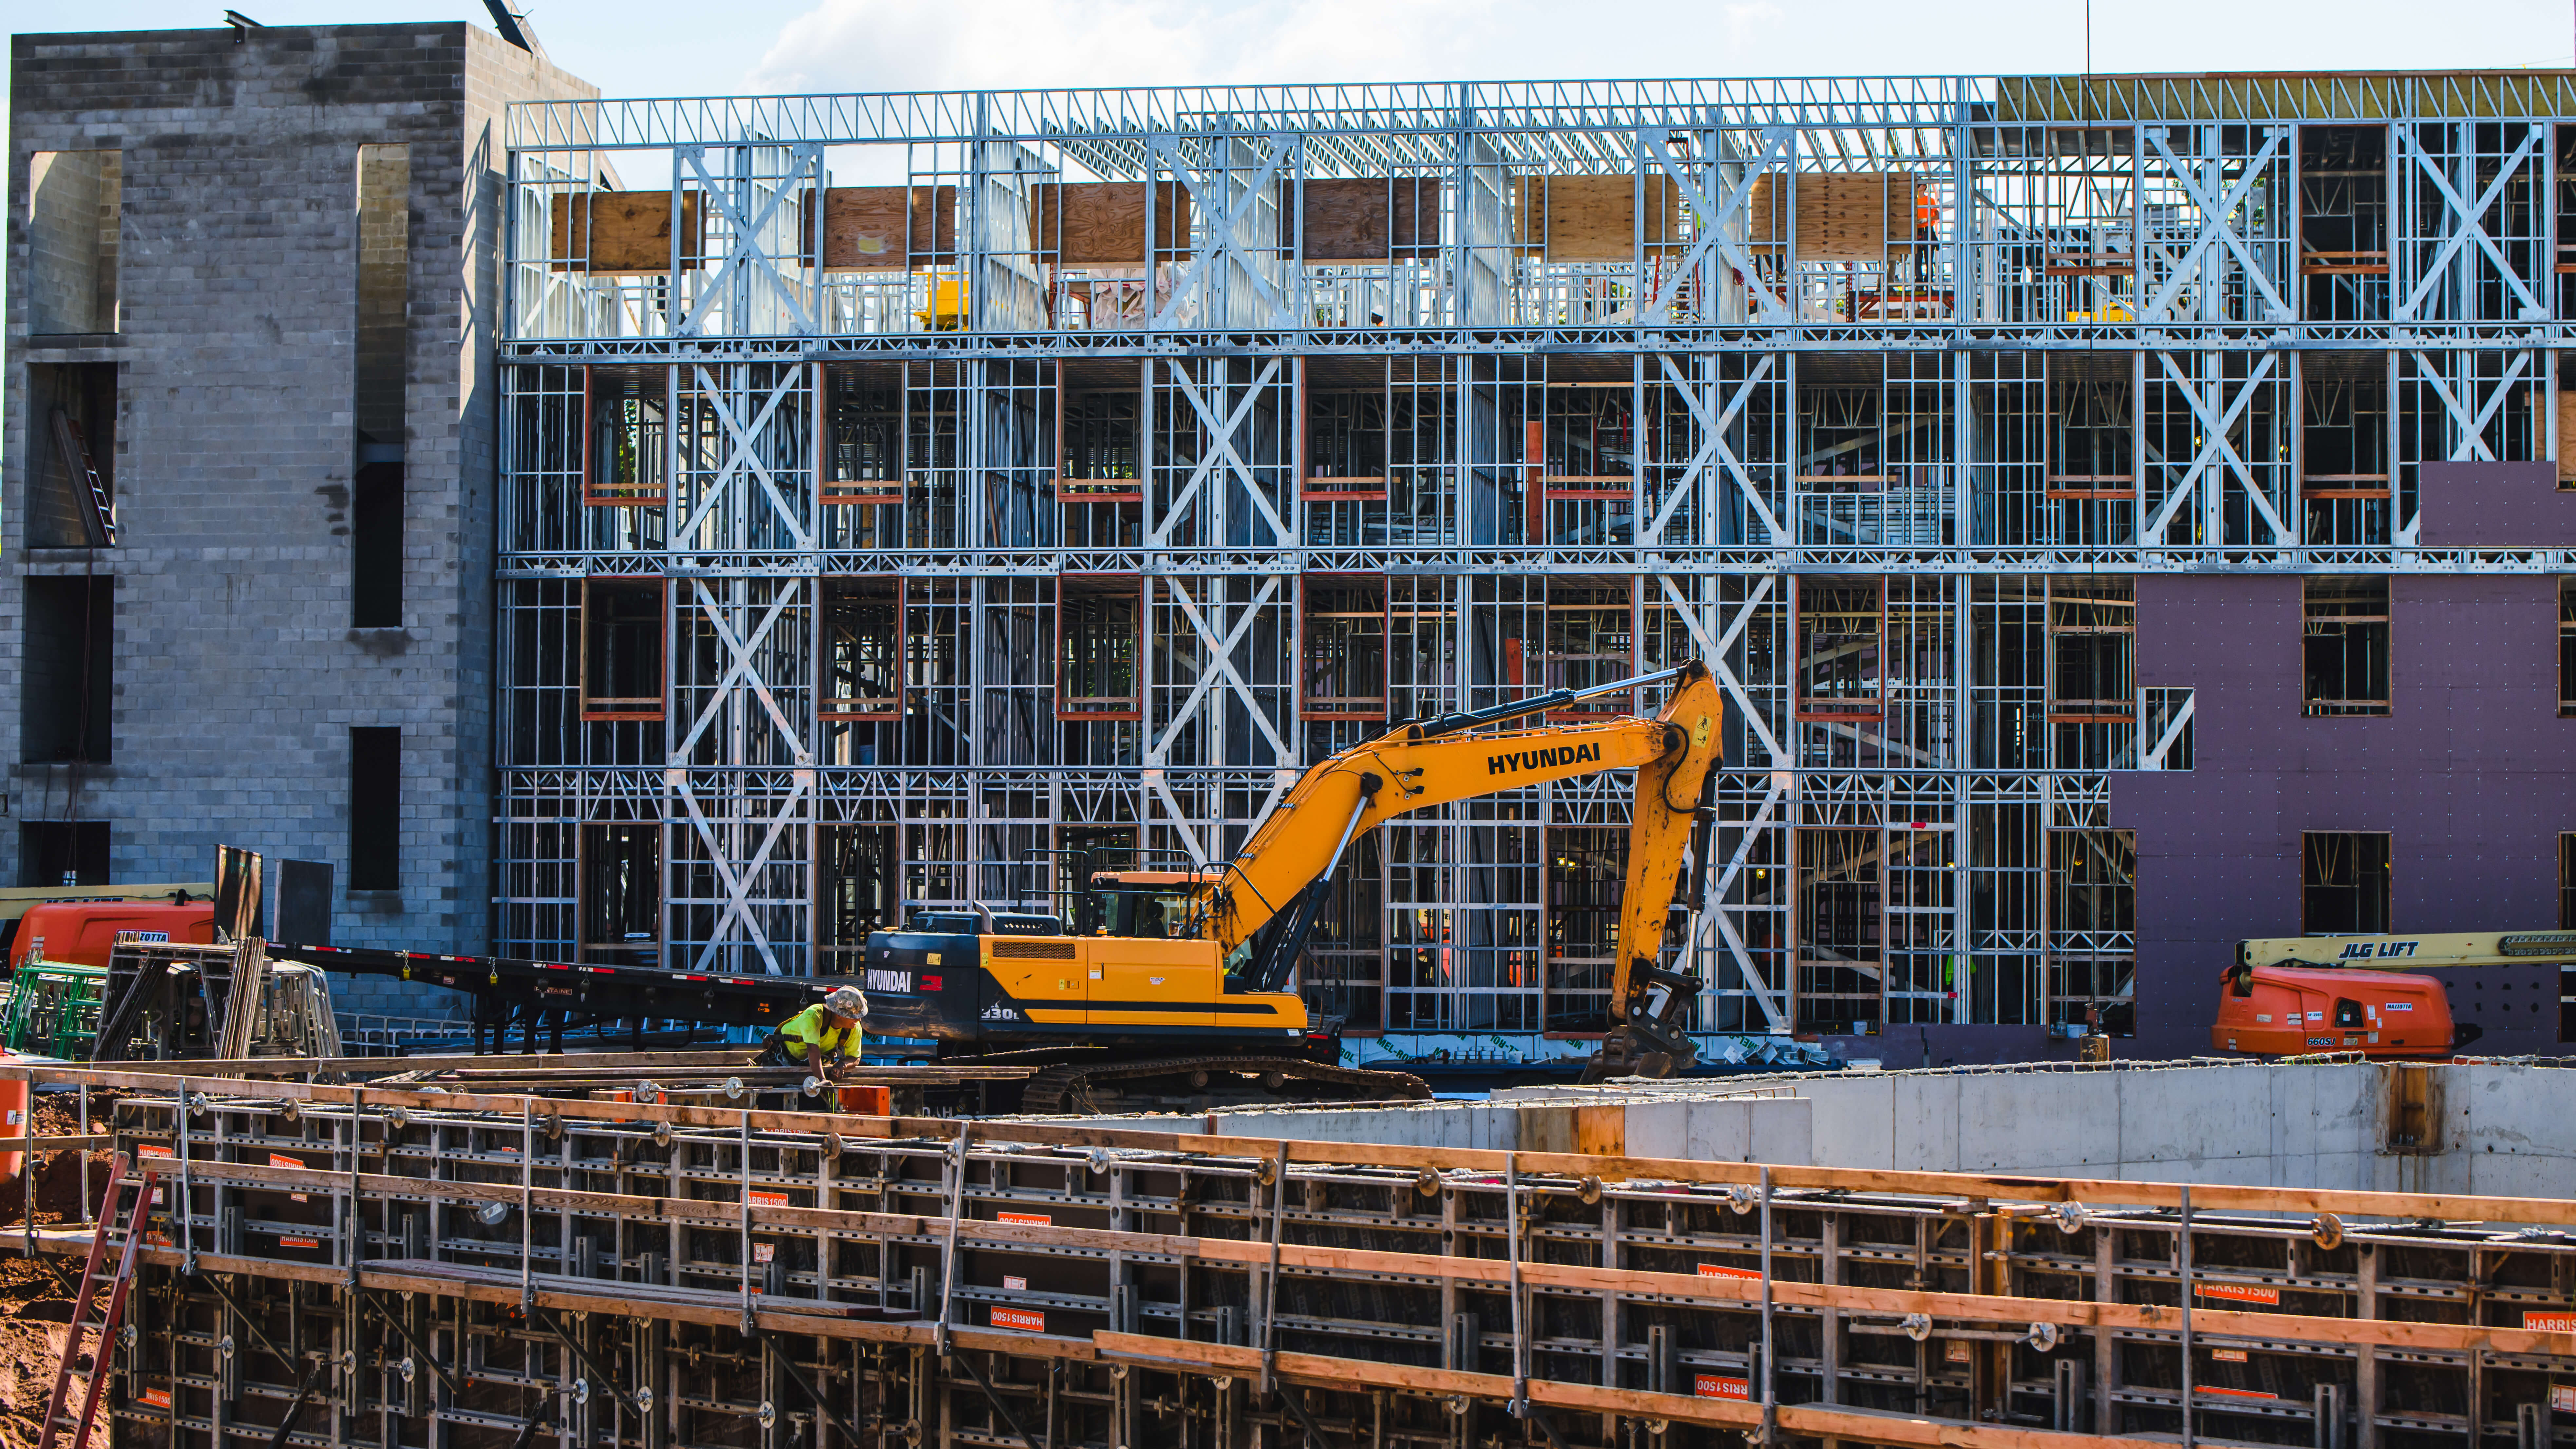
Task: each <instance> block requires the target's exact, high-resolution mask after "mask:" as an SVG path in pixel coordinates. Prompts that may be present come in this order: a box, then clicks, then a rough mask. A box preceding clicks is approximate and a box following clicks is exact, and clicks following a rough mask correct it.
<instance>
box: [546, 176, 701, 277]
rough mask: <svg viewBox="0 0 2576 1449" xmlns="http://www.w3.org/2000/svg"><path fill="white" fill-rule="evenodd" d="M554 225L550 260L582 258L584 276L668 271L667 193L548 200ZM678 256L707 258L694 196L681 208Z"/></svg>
mask: <svg viewBox="0 0 2576 1449" xmlns="http://www.w3.org/2000/svg"><path fill="white" fill-rule="evenodd" d="M547 211H548V214H549V215H550V216H551V217H552V219H553V224H554V250H553V253H552V255H554V256H556V257H560V258H564V259H567V260H570V261H573V262H579V261H581V260H582V259H583V258H585V257H587V259H588V261H589V267H588V270H590V271H591V272H594V273H598V274H602V275H629V276H632V275H644V274H649V273H654V272H668V271H669V270H671V193H669V192H667V191H592V192H573V193H570V194H565V193H561V192H558V193H556V194H555V195H554V196H553V197H551V198H550V199H549V205H548V207H547ZM680 220H681V225H682V228H683V236H682V238H681V250H682V251H683V252H684V253H686V254H687V255H689V256H703V255H705V253H706V249H707V247H706V226H705V219H704V217H703V215H702V214H701V212H700V209H699V206H698V197H697V193H695V192H690V193H688V194H687V195H686V196H684V197H683V198H682V200H681V203H680Z"/></svg>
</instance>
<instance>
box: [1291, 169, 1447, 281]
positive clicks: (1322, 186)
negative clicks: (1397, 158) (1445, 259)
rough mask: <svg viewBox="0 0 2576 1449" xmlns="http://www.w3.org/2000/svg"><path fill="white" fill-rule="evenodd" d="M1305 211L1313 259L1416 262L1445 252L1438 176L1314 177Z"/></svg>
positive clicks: (1307, 248)
mask: <svg viewBox="0 0 2576 1449" xmlns="http://www.w3.org/2000/svg"><path fill="white" fill-rule="evenodd" d="M1303 211H1304V215H1305V258H1306V260H1308V261H1310V262H1383V261H1415V260H1419V259H1421V258H1423V257H1428V256H1434V255H1436V254H1438V252H1439V250H1440V183H1439V181H1438V180H1437V179H1435V178H1432V177H1428V176H1397V177H1362V178H1358V179H1352V180H1339V179H1336V180H1316V181H1309V182H1307V183H1306V184H1305V203H1304V207H1303ZM1287 242H1288V239H1287V238H1285V237H1282V238H1281V239H1280V244H1281V245H1282V246H1285V245H1287Z"/></svg>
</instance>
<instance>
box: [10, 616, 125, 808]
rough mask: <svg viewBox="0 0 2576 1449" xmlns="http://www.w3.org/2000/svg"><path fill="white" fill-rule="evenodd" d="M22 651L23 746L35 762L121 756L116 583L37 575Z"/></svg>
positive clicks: (86, 761)
mask: <svg viewBox="0 0 2576 1449" xmlns="http://www.w3.org/2000/svg"><path fill="white" fill-rule="evenodd" d="M26 590H27V593H26V601H27V604H26V607H27V612H26V617H25V619H24V621H23V623H24V626H25V630H26V632H25V635H24V636H23V640H22V643H21V647H20V652H19V655H18V658H19V663H20V675H19V681H18V743H19V749H20V752H21V753H20V756H19V757H20V758H21V759H22V760H24V761H25V762H26V763H28V764H31V765H42V764H58V763H64V762H74V761H77V762H80V763H84V764H92V765H103V764H106V763H108V762H109V761H110V760H112V759H114V758H115V754H116V751H115V738H116V736H115V729H114V727H113V726H114V715H113V712H112V706H113V701H114V699H115V687H116V669H115V663H116V656H115V650H114V641H115V637H116V581H115V580H114V579H111V578H98V577H95V576H89V575H73V576H30V577H28V579H27V580H26Z"/></svg>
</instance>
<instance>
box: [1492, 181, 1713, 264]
mask: <svg viewBox="0 0 2576 1449" xmlns="http://www.w3.org/2000/svg"><path fill="white" fill-rule="evenodd" d="M1645 193H1646V217H1645V220H1646V226H1645V229H1644V231H1643V233H1642V234H1640V232H1639V230H1638V225H1637V221H1638V217H1637V180H1636V178H1635V177H1633V176H1524V177H1522V178H1520V195H1519V202H1520V205H1519V209H1518V212H1517V214H1516V216H1515V217H1514V221H1513V226H1514V231H1513V236H1512V239H1513V240H1514V241H1516V242H1518V243H1519V244H1520V246H1521V248H1522V249H1523V250H1524V251H1527V252H1529V253H1531V254H1532V255H1535V256H1538V257H1540V258H1543V259H1544V260H1547V261H1551V262H1624V261H1628V260H1630V259H1631V258H1633V257H1634V256H1635V255H1636V252H1637V246H1638V244H1639V243H1640V242H1643V243H1644V244H1645V245H1647V246H1650V247H1651V246H1669V245H1671V244H1672V243H1673V242H1675V241H1677V240H1679V238H1680V234H1681V193H1680V192H1679V191H1677V190H1675V189H1674V187H1673V183H1672V178H1671V177H1669V176H1649V177H1647V178H1646V185H1645Z"/></svg>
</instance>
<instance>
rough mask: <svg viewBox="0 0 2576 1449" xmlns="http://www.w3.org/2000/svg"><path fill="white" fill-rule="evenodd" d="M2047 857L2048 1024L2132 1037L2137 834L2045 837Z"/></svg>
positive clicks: (2135, 991)
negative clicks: (2048, 887)
mask: <svg viewBox="0 0 2576 1449" xmlns="http://www.w3.org/2000/svg"><path fill="white" fill-rule="evenodd" d="M2048 855H2049V860H2048V875H2049V886H2050V893H2049V903H2048V975H2049V980H2048V996H2049V1018H2048V1019H2049V1021H2050V1023H2051V1024H2052V1025H2061V1026H2084V1027H2087V1028H2089V1029H2090V1030H2092V1031H2093V1032H2096V1033H2099V1034H2102V1035H2106V1036H2135V1035H2137V1030H2138V1024H2137V996H2138V951H2137V906H2138V837H2137V833H2136V832H2135V831H2129V830H2052V831H2050V832H2049V833H2048Z"/></svg>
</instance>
